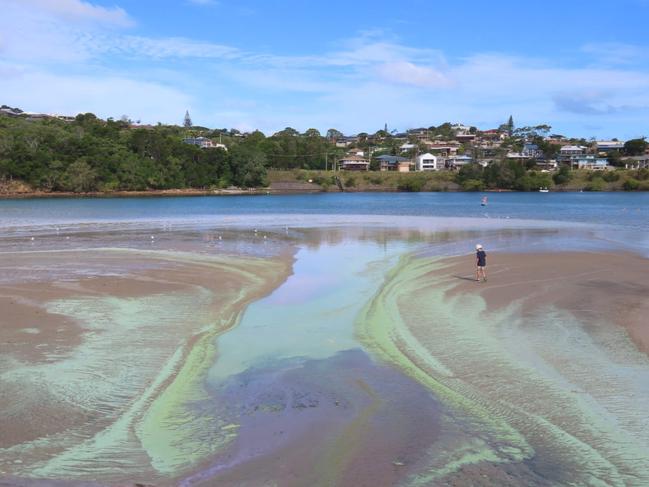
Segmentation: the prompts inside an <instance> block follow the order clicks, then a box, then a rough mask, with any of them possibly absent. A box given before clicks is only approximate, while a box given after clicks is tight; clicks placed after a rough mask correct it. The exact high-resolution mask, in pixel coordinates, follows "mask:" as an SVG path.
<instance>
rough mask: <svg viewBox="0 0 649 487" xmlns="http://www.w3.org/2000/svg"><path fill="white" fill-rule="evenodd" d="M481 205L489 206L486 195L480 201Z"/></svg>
mask: <svg viewBox="0 0 649 487" xmlns="http://www.w3.org/2000/svg"><path fill="white" fill-rule="evenodd" d="M480 205H481V206H487V197H486V196H483V197H482V201H481V202H480Z"/></svg>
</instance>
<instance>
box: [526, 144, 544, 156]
mask: <svg viewBox="0 0 649 487" xmlns="http://www.w3.org/2000/svg"><path fill="white" fill-rule="evenodd" d="M521 154H522V155H524V156H527V157H529V158H530V159H536V158H537V157H543V151H542V150H541V149H539V146H538V145H536V144H530V143H527V144H524V145H523V150H522V151H521Z"/></svg>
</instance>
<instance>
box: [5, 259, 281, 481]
mask: <svg viewBox="0 0 649 487" xmlns="http://www.w3.org/2000/svg"><path fill="white" fill-rule="evenodd" d="M102 252H103V253H106V252H109V253H113V254H117V255H120V256H122V255H123V256H125V257H135V258H138V259H141V258H145V259H147V258H152V259H155V260H156V261H161V260H162V261H164V260H167V261H170V262H172V263H174V264H177V263H180V264H196V265H201V266H202V267H207V268H208V269H209V268H212V269H214V270H215V271H219V272H220V274H219V277H220V278H226V279H227V278H228V276H230V277H232V276H233V275H234V274H236V275H237V277H238V278H239V280H240V281H241V282H244V283H245V285H244V286H243V288H241V289H234V288H233V289H232V290H231V291H230V290H228V291H227V292H228V294H230V295H231V299H230V300H228V302H227V305H226V306H225V307H223V308H222V309H219V310H218V315H217V318H215V312H214V310H212V309H211V307H210V303H211V301H212V299H213V294H212V292H211V291H209V290H207V289H205V288H202V287H200V286H191V287H190V291H189V292H171V293H163V294H157V295H147V296H143V297H137V298H117V297H114V296H108V297H80V298H71V299H64V300H58V301H53V302H50V303H49V304H48V311H49V312H51V313H58V314H62V315H65V316H68V317H71V318H73V319H74V320H76V321H77V322H79V323H80V325H81V327H82V328H83V330H84V334H83V342H82V344H81V345H80V346H78V347H77V348H76V349H74V350H73V351H72V352H69V353H67V354H62V355H61V354H59V355H57V354H56V353H54V354H52V355H50V356H49V357H48V358H49V360H50V363H47V364H46V365H26V364H21V363H18V362H16V364H15V366H14V367H12V368H11V370H9V371H7V372H4V373H3V375H2V379H3V380H5V381H11V382H16V383H22V384H31V387H32V388H34V389H35V390H40V391H47V393H48V394H49V395H51V396H52V397H56V398H57V400H58V401H60V402H63V403H69V404H70V406H71V407H73V408H75V409H77V410H81V411H82V412H85V413H84V414H87V415H93V416H97V417H99V418H101V419H99V422H98V423H97V424H96V425H92V424H88V425H78V426H75V427H74V428H72V429H70V430H66V431H63V432H60V433H57V434H55V435H52V436H49V437H42V438H37V439H35V440H32V441H28V442H25V443H21V444H18V445H14V446H12V447H10V448H5V449H0V454H2V456H5V455H6V456H7V458H10V457H17V458H24V459H25V461H24V462H22V463H21V464H20V466H14V467H13V468H12V470H13V471H14V472H15V473H20V474H21V475H25V476H32V477H47V478H103V479H116V478H124V477H125V476H126V477H129V478H138V477H143V478H149V479H150V478H155V477H156V476H158V475H160V474H162V475H165V476H173V475H177V474H178V473H179V472H180V471H181V470H183V469H186V468H188V466H190V465H193V464H194V463H196V462H198V461H200V460H202V459H203V458H205V456H206V455H209V454H211V453H213V452H214V451H216V450H217V449H218V448H220V447H223V446H224V445H225V444H227V442H229V441H231V440H232V439H233V438H235V437H236V434H237V433H236V429H233V428H230V427H228V428H226V429H225V430H223V431H221V430H220V429H219V428H220V427H221V426H227V424H226V423H225V422H224V421H223V420H221V419H219V418H214V417H211V416H207V415H202V416H196V415H195V413H194V412H193V411H191V410H189V409H188V407H187V405H188V404H190V403H191V402H192V401H195V400H200V399H201V398H204V397H205V395H204V391H203V390H202V388H201V386H200V383H201V381H202V380H203V379H204V375H205V372H206V370H207V368H208V367H209V366H210V365H211V364H212V363H213V361H214V360H215V356H216V348H215V345H214V338H215V337H216V336H217V335H218V334H219V333H222V332H223V331H225V330H227V329H229V328H230V327H232V326H234V325H235V324H236V318H237V313H238V311H239V308H240V307H242V306H243V305H245V304H246V303H247V302H248V301H249V300H251V299H253V298H254V296H255V295H258V294H259V293H260V292H261V291H262V289H264V286H266V285H268V283H270V282H273V281H275V280H277V279H278V278H280V277H281V276H282V275H284V274H285V272H286V265H285V264H284V263H279V262H275V261H270V260H264V259H255V258H251V259H242V258H236V257H227V258H225V257H215V258H213V257H208V256H196V255H192V254H187V253H179V252H158V251H147V252H142V251H132V250H122V249H103V250H102ZM97 427H99V431H97V432H96V433H94V434H91V435H88V430H89V428H92V429H93V430H95V431H96V430H97ZM208 430H209V431H212V432H214V434H213V435H212V437H211V438H210V439H209V440H208V441H205V440H206V439H205V432H206V431H208ZM39 452H47V453H45V454H43V453H40V454H39ZM39 457H40V459H38V458H39ZM43 457H45V458H47V459H43ZM147 465H151V466H150V467H146V466H147Z"/></svg>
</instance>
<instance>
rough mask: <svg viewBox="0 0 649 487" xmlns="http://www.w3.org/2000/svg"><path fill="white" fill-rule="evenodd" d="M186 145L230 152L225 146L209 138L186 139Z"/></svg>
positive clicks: (184, 140)
mask: <svg viewBox="0 0 649 487" xmlns="http://www.w3.org/2000/svg"><path fill="white" fill-rule="evenodd" d="M183 142H184V143H185V144H190V145H197V146H198V147H200V148H201V149H223V150H228V148H227V147H226V146H225V144H219V143H215V142H214V141H212V140H211V139H208V138H207V137H185V138H184V139H183Z"/></svg>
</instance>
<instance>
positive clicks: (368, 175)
mask: <svg viewBox="0 0 649 487" xmlns="http://www.w3.org/2000/svg"><path fill="white" fill-rule="evenodd" d="M554 174H556V173H554ZM456 176H457V173H456V172H449V171H440V172H432V171H431V172H410V173H397V172H377V171H369V172H345V171H339V172H335V173H334V172H332V171H311V170H302V169H293V170H288V171H278V170H269V171H268V180H269V181H270V183H271V185H272V183H289V184H290V183H294V184H295V185H296V186H297V185H299V184H304V183H307V182H311V184H315V185H317V186H319V187H320V188H321V189H322V190H323V191H339V189H338V186H337V183H336V180H335V178H336V177H338V178H339V179H340V181H341V182H342V184H343V187H344V189H345V191H350V192H354V191H412V192H418V191H462V188H461V187H460V185H458V184H457V183H456V182H455V178H456ZM549 188H550V190H552V191H649V170H647V169H641V170H625V169H618V170H614V171H606V172H597V171H587V170H573V171H570V173H569V176H568V179H567V181H563V182H561V184H556V183H552V184H551V185H550V186H549ZM476 189H484V186H480V187H479V188H476ZM491 189H496V188H491ZM533 190H536V188H534V189H533Z"/></svg>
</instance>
